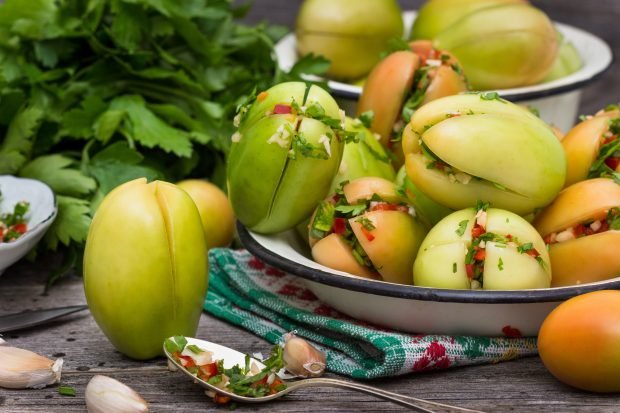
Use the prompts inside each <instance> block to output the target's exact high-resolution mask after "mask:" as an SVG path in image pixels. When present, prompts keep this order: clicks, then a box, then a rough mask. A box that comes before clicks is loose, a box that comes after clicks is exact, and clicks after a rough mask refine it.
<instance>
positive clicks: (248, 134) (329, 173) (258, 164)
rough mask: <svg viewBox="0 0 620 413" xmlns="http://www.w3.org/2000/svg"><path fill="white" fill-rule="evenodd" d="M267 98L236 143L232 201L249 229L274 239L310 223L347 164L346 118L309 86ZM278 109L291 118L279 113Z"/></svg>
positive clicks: (277, 90)
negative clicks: (273, 235)
mask: <svg viewBox="0 0 620 413" xmlns="http://www.w3.org/2000/svg"><path fill="white" fill-rule="evenodd" d="M300 85H301V86H300ZM302 86H303V87H302ZM264 93H265V94H259V95H258V97H257V100H256V101H255V102H254V103H253V104H252V106H251V107H250V109H249V110H248V111H247V115H246V116H245V117H244V118H243V119H242V120H241V124H240V126H239V132H238V133H237V139H235V140H234V141H233V144H232V147H231V151H230V155H229V158H228V169H227V174H228V175H227V180H228V196H229V199H230V202H231V204H232V207H233V210H234V212H235V215H236V217H237V218H238V219H239V221H241V222H242V223H243V224H244V225H245V226H247V227H248V228H249V229H251V230H252V231H256V232H261V233H275V232H280V231H284V230H287V229H290V228H293V227H294V226H295V225H297V224H298V223H299V222H301V221H302V220H304V219H305V218H307V217H308V216H309V215H310V214H311V213H312V210H313V209H314V207H315V206H316V205H317V204H318V202H319V201H320V200H322V199H323V198H324V197H325V196H326V195H327V192H328V190H329V186H330V183H331V181H332V179H333V177H334V175H335V174H336V172H337V170H338V165H339V164H340V160H341V158H342V151H343V147H344V143H343V141H342V140H341V137H340V134H339V133H340V130H341V129H342V126H341V118H342V117H344V115H341V111H340V109H339V108H338V105H337V104H336V102H335V101H334V99H333V98H332V97H331V96H330V95H329V94H328V93H327V92H325V91H324V90H323V89H321V88H319V87H318V86H314V85H312V86H309V87H308V89H307V90H306V85H305V84H303V83H301V82H292V83H285V84H281V85H277V86H275V87H274V88H271V89H269V90H268V91H266V92H264ZM261 96H262V98H261ZM278 105H280V109H282V106H286V108H285V109H286V110H284V112H288V111H290V113H279V111H280V109H277V108H276V106H278ZM274 112H275V113H274Z"/></svg>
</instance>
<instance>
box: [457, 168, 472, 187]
mask: <svg viewBox="0 0 620 413" xmlns="http://www.w3.org/2000/svg"><path fill="white" fill-rule="evenodd" d="M454 177H455V178H456V180H457V181H459V182H460V183H462V184H465V185H467V184H468V183H469V181H471V178H472V176H471V175H469V174H466V173H465V172H460V171H459V172H456V173H455V174H454Z"/></svg>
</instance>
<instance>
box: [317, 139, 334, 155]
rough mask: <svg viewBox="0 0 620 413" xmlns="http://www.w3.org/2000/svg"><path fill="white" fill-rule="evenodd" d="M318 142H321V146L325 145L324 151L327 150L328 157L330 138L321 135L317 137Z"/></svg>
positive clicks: (330, 149) (330, 150)
mask: <svg viewBox="0 0 620 413" xmlns="http://www.w3.org/2000/svg"><path fill="white" fill-rule="evenodd" d="M319 143H322V144H323V146H324V147H325V152H327V156H329V157H330V158H331V157H332V147H331V145H330V144H331V140H330V139H329V138H328V137H327V135H321V137H319Z"/></svg>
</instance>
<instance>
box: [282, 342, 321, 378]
mask: <svg viewBox="0 0 620 413" xmlns="http://www.w3.org/2000/svg"><path fill="white" fill-rule="evenodd" d="M283 358H284V367H285V368H286V370H288V371H289V372H290V373H292V374H295V375H296V376H299V377H318V376H321V375H322V374H323V372H324V371H325V354H323V352H322V351H320V350H317V349H316V348H315V347H314V346H312V345H311V344H310V343H308V342H307V341H306V340H304V339H302V338H299V337H297V336H295V335H294V334H293V333H288V334H286V335H285V336H284V354H283Z"/></svg>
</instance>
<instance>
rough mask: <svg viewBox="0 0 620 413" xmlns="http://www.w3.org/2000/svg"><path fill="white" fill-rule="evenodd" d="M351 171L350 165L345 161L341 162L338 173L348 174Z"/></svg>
mask: <svg viewBox="0 0 620 413" xmlns="http://www.w3.org/2000/svg"><path fill="white" fill-rule="evenodd" d="M348 169H349V165H347V163H346V162H345V161H341V162H340V167H339V168H338V173H341V174H346V173H347V170H348Z"/></svg>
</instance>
